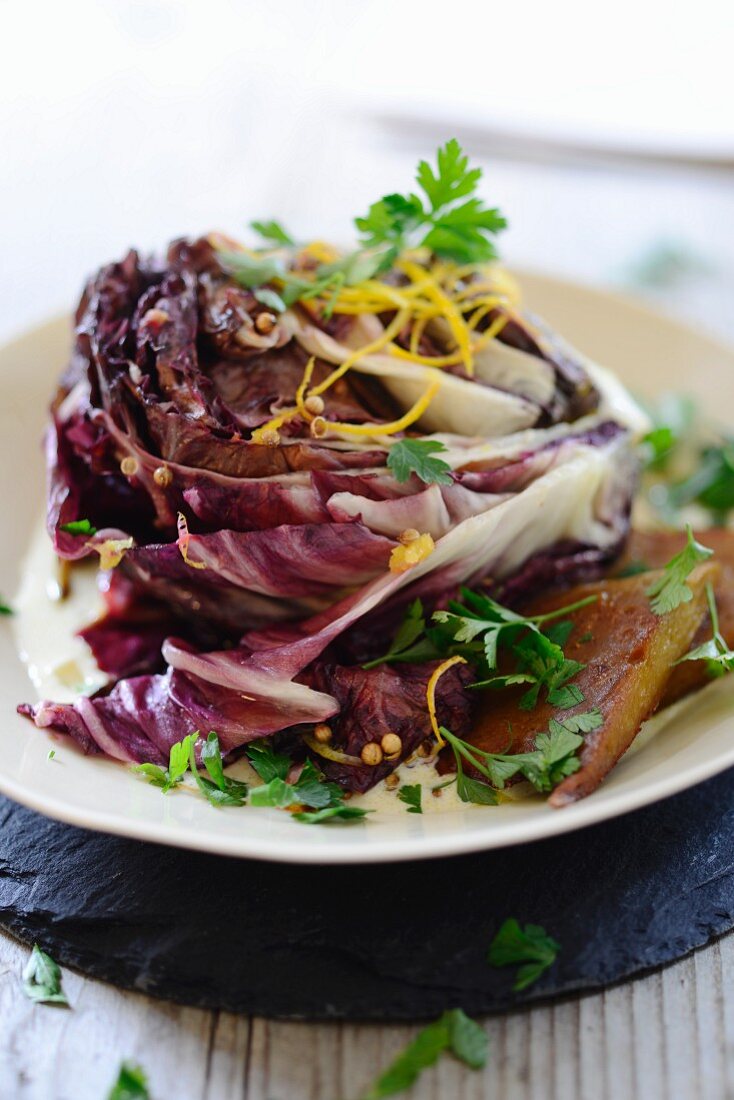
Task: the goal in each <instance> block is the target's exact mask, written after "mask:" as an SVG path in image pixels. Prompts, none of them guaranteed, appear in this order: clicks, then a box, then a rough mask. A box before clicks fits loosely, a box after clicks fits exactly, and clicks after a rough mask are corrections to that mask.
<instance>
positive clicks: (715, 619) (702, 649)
mask: <svg viewBox="0 0 734 1100" xmlns="http://www.w3.org/2000/svg"><path fill="white" fill-rule="evenodd" d="M706 601H707V603H708V607H709V615H710V617H711V638H710V639H709V641H708V642H703V643H702V644H701V645H698V646H696V647H695V649H692V650H690V652H689V653H686V654H685V656H684V657H681V658H680V659H679V660H678V661H676V664H677V665H679V664H681V663H682V662H683V661H705V662H706V667H707V668H708V671H709V675H710V676H723V675H724V673H726V672H732V671H734V650H731V649H729V646H728V645H727V642H726V638H725V637H724V636H723V634H722V633H721V630H720V629H719V612H718V609H717V607H716V597H715V595H714V589H713V585H712V584H711V582H710V581H707V582H706Z"/></svg>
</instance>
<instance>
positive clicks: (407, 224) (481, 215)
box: [355, 138, 507, 269]
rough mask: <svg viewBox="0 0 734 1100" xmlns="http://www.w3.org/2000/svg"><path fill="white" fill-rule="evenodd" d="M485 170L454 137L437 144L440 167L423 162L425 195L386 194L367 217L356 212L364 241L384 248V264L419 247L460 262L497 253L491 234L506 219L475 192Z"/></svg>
mask: <svg viewBox="0 0 734 1100" xmlns="http://www.w3.org/2000/svg"><path fill="white" fill-rule="evenodd" d="M481 176H482V170H481V168H470V167H469V159H468V157H467V156H466V155H465V154H464V152H463V150H462V148H461V146H460V145H459V143H458V141H457V140H456V139H455V138H452V139H451V140H450V141H447V142H446V144H445V145H444V146H443V147H442V148H440V149H439V150H438V153H437V156H436V167H435V169H434V167H433V166H432V165H430V164H428V162H427V161H424V160H422V161H421V162H420V163H419V165H418V170H417V174H416V181H417V183H418V185H419V187H420V188H421V189H422V191H423V192H424V195H425V199H424V198H421V197H420V196H419V195H416V194H415V193H413V192H411V193H410V194H408V195H400V194H390V195H384V196H383V198H381V199H380V200H379V201H378V202H375V203H373V204H372V205H371V206H370V208H369V210H368V212H367V214H366V215H365V216H364V217H361V218H355V225H356V226H357V229H358V230H359V231H360V233H361V234H362V239H361V243H362V244H363V245H364V246H365V247H366V248H371V249H381V250H382V255H383V264H382V266H383V269H384V268H387V267H389V266H390V265H391V264H392V263H393V262H394V260H395V259H396V258H397V256H398V254H399V253H400V252H401V251H403V250H404V249H406V248H416V247H424V248H428V249H430V251H431V252H434V253H435V254H436V255H437V256H443V257H445V258H447V259H450V260H456V261H457V262H458V263H483V262H486V261H487V260H492V259H494V258H495V257H496V255H497V253H496V250H495V247H494V244H493V243H492V241H491V240H490V237H491V236H493V235H495V234H496V233H498V232H499V231H500V230H501V229H504V228H505V227H506V225H507V222H506V220H505V219H504V218H503V216H502V215H501V214H500V212H499V211H498V210H496V209H494V208H490V207H486V206H485V205H484V203H483V201H482V200H481V199H479V198H477V197H476V196H474V192H475V191H476V189H477V185H478V183H479V180H480V179H481ZM470 196H471V197H470ZM462 199H465V200H466V201H465V202H461V201H460V200H462Z"/></svg>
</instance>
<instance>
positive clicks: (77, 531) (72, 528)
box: [59, 519, 97, 535]
mask: <svg viewBox="0 0 734 1100" xmlns="http://www.w3.org/2000/svg"><path fill="white" fill-rule="evenodd" d="M59 531H65V532H66V534H67V535H96V534H97V528H96V527H92V524H91V523H90V522H89V520H88V519H75V520H72V522H71V523H62V524H61V526H60V527H59Z"/></svg>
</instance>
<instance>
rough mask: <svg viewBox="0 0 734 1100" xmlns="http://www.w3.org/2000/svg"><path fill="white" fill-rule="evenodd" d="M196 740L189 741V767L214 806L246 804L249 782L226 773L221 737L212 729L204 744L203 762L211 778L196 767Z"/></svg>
mask: <svg viewBox="0 0 734 1100" xmlns="http://www.w3.org/2000/svg"><path fill="white" fill-rule="evenodd" d="M195 743H196V742H195V740H194V741H190V742H189V768H190V769H191V774H192V775H193V777H194V779H195V780H196V785H197V787H198V788H199V790H200V791H201V793H202V794H203V795H204V797H205V798H206V799H207V800H208V801H209V802H211V804H212V806H244V804H245V802H246V801H247V784H246V783H243V782H242V780H241V779H232V778H230V776H228V775H225V774H224V767H223V765H222V754H221V751H220V749H219V738H218V737H217V735H216V733H214V731H212V732H211V733H210V734H209V736H208V737H207V739H206V741H205V742H204V744H203V745H202V749H201V762H202V764H203V765H204V767H205V768H206V770H207V772H208V773H209V778H208V779H207V778H206V776H203V775H200V774H199V771H198V769H197V767H196V754H195V749H194V746H195Z"/></svg>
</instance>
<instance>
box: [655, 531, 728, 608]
mask: <svg viewBox="0 0 734 1100" xmlns="http://www.w3.org/2000/svg"><path fill="white" fill-rule="evenodd" d="M686 534H687V542H686V545H685V546H684V547H683V549H682V550H681V551H679V553H677V554H675V555H674V556H673V557H672V558H671V559H670V561H669V562H668V564H667V565H666V566H665V569H664V570H663V572H662V574H661V576H660V577H659V578H658V579H657V580H656V581H654V582H653V584H651V585H650V587H649V588H648V589H646V595H648V596H649V597H650V606H651V607H652V610H653V611H654V612H655V614H656V615H666V614H667V613H668V612H669V611H674V610H675V609H676V607H679V606H680V605H681V604H682V603H688V602H689V601H690V600H692V599H693V592H692V591H691V589H690V587H689V585H687V584H686V579H687V577H688V576H689V574H690V573H692V572H693V570H694V569H695V568H696V566H697V565H698V564H699V562H702V561H707V560H708V558H710V557H711V556H712V554H713V550H710V549H709V548H708V546H702V545H701V543H700V542H696V540H695V538H694V537H693V531H692V529H691V525H690V523H689V524H687V525H686Z"/></svg>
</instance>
